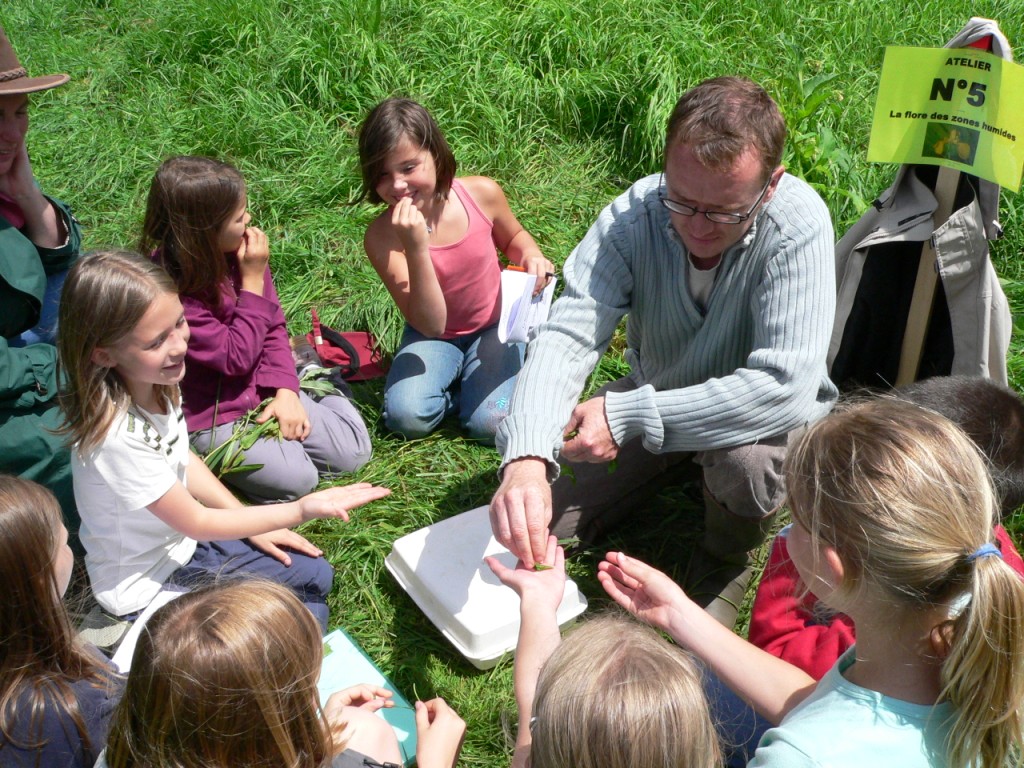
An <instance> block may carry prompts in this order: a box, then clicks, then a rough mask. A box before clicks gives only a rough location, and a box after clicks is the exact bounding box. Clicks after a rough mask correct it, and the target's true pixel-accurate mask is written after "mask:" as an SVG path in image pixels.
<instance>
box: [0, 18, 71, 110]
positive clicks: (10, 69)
mask: <svg viewBox="0 0 1024 768" xmlns="http://www.w3.org/2000/svg"><path fill="white" fill-rule="evenodd" d="M70 79H71V76H70V75H43V76H42V77H29V76H28V72H26V71H25V68H24V67H23V66H21V62H19V61H18V54H16V53H15V52H14V49H13V48H12V47H11V42H10V40H8V39H7V34H6V33H5V32H4V30H3V28H0V96H12V95H15V94H19V93H35V92H36V91H46V90H49V89H50V88H56V87H57V86H58V85H64V83H66V82H67V81H68V80H70Z"/></svg>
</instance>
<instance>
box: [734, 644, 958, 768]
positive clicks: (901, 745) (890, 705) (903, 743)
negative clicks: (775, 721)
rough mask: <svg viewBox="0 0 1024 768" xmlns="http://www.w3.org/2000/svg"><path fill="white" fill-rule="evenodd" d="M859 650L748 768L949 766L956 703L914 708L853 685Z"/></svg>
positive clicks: (771, 736)
mask: <svg viewBox="0 0 1024 768" xmlns="http://www.w3.org/2000/svg"><path fill="white" fill-rule="evenodd" d="M855 651H856V646H854V647H853V648H850V649H849V650H848V651H847V652H846V653H844V654H843V655H842V656H840V657H839V660H838V661H837V662H836V663H835V664H834V665H833V666H832V669H830V670H829V671H828V672H827V673H826V675H825V676H824V677H823V678H822V679H821V682H819V683H818V687H817V688H815V689H814V693H812V694H811V695H810V696H808V697H807V699H805V700H804V701H803V702H801V703H800V704H799V705H798V706H797V707H794V708H793V710H792V711H791V712H790V713H789V714H788V715H786V717H784V718H783V720H782V723H780V724H779V726H778V727H777V728H772V729H770V730H769V731H768V732H767V733H765V735H764V736H763V737H762V739H761V743H760V745H759V746H758V748H757V752H755V753H754V759H753V760H751V761H750V763H748V767H747V768H767V767H768V766H772V767H773V768H774V767H779V766H786V768H801V767H802V766H826V765H827V766H828V767H829V768H864V766H871V768H889V766H892V768H897V767H898V768H917V767H918V766H920V768H941V767H944V766H946V765H948V761H947V754H948V750H947V746H946V738H947V736H948V734H949V726H950V725H951V722H950V721H951V718H952V717H953V715H954V713H955V709H954V707H953V705H952V704H950V703H948V702H945V703H942V704H935V705H926V704H911V703H910V702H907V701H901V700H899V699H893V698H890V697H889V696H883V695H882V694H880V693H878V692H877V691H872V690H869V689H867V688H862V687H861V686H859V685H854V684H853V683H851V682H850V681H849V680H847V679H846V678H845V677H844V676H843V673H844V672H845V671H846V670H848V669H849V668H850V667H852V666H853V664H854V661H855V660H856V656H855Z"/></svg>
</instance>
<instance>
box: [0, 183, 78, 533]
mask: <svg viewBox="0 0 1024 768" xmlns="http://www.w3.org/2000/svg"><path fill="white" fill-rule="evenodd" d="M51 202H53V204H54V205H55V206H56V207H57V210H58V211H59V212H60V214H61V215H62V216H63V219H64V225H65V227H66V228H67V231H68V241H67V242H66V243H65V244H64V245H63V246H61V247H60V248H40V247H38V246H37V245H36V244H35V243H33V242H32V241H31V240H29V239H28V238H27V237H26V236H25V235H24V234H22V233H21V232H20V231H19V230H17V229H15V228H14V227H13V226H12V225H11V223H10V222H8V221H7V220H6V219H5V218H3V217H2V216H0V308H2V311H0V329H2V330H3V338H0V470H2V471H4V472H9V473H11V474H16V475H21V476H22V477H26V478H28V479H30V480H35V481H36V482H38V483H41V484H42V485H45V486H47V487H48V488H50V490H52V491H53V492H54V493H55V494H56V495H57V498H58V500H59V501H60V503H61V507H62V508H63V510H64V517H65V519H66V521H67V523H68V530H69V531H72V532H74V531H76V530H77V529H78V514H77V512H76V511H75V500H74V492H73V490H72V487H71V468H70V465H69V456H68V450H67V448H65V447H64V445H63V439H62V438H61V437H59V436H57V435H54V434H53V433H52V432H51V430H53V429H55V428H56V427H58V426H59V425H60V423H61V417H60V411H59V410H58V408H57V389H58V384H57V349H56V347H53V346H51V345H49V344H32V345H30V346H27V347H21V348H12V347H10V346H9V345H8V339H9V338H11V337H13V336H17V335H18V334H20V333H22V332H23V331H25V330H27V329H29V328H31V327H32V326H34V325H35V324H36V322H38V319H39V309H40V307H41V306H42V298H43V292H44V290H45V288H46V278H47V277H49V276H50V275H53V274H57V273H59V272H62V271H64V270H66V269H68V268H69V267H70V266H71V265H72V264H73V263H74V262H75V260H76V259H77V258H78V255H79V248H80V245H81V241H82V233H81V230H80V228H79V226H78V222H77V221H75V218H74V216H72V214H71V209H70V208H68V206H67V205H65V204H64V203H62V202H60V201H59V200H52V201H51Z"/></svg>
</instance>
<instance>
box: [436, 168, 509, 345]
mask: <svg viewBox="0 0 1024 768" xmlns="http://www.w3.org/2000/svg"><path fill="white" fill-rule="evenodd" d="M452 191H453V192H454V193H455V194H456V195H458V198H459V200H460V201H462V207H463V208H465V209H466V215H467V216H468V217H469V228H468V229H467V230H466V234H465V235H464V236H463V238H462V239H461V240H459V241H458V242H457V243H452V244H451V245H438V246H434V245H432V246H430V261H431V262H432V263H433V265H434V273H435V274H436V275H437V281H438V283H440V285H441V292H442V293H443V294H444V303H445V307H446V308H447V310H448V322H447V324H446V326H445V329H444V335H443V336H442V337H441V338H442V339H453V338H455V337H456V336H466V335H468V334H470V333H476V332H477V331H481V330H483V329H484V328H487V327H489V326H491V325H494V324H495V323H496V322H498V315H499V314H500V313H501V265H500V264H499V263H498V249H497V248H496V247H495V245H494V240H493V238H492V237H491V233H492V231H493V229H494V224H493V222H492V221H491V220H490V219H489V218H487V216H485V215H484V212H483V211H481V210H480V209H479V208H478V207H477V204H476V203H475V202H474V201H473V198H472V197H470V194H469V192H467V191H466V188H465V187H463V186H462V184H460V183H459V182H458V180H453V181H452Z"/></svg>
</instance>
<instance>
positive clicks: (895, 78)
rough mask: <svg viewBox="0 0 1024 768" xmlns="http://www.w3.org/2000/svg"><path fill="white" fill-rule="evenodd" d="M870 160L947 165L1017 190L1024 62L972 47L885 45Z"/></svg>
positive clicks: (1023, 137)
mask: <svg viewBox="0 0 1024 768" xmlns="http://www.w3.org/2000/svg"><path fill="white" fill-rule="evenodd" d="M868 160H869V161H870V162H876V163H913V164H921V165H946V166H949V167H950V168H956V169H957V170H960V171H964V172H966V173H970V174H973V175H974V176H979V177H981V178H983V179H988V180H989V181H992V182H995V183H996V184H999V185H1000V186H1002V187H1006V188H1007V189H1011V190H1014V191H1016V190H1017V189H1019V188H1020V180H1021V170H1022V168H1024V67H1021V66H1019V65H1017V64H1014V63H1012V62H1009V61H1005V60H1004V59H1002V58H1000V57H999V56H995V55H993V54H991V53H986V52H984V51H980V50H977V49H974V48H896V47H890V48H886V50H885V62H884V63H883V64H882V78H881V82H880V83H879V87H878V101H877V102H876V104H875V118H874V121H873V122H872V124H871V142H870V143H869V145H868Z"/></svg>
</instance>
